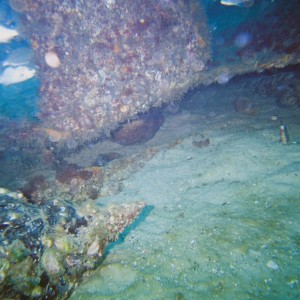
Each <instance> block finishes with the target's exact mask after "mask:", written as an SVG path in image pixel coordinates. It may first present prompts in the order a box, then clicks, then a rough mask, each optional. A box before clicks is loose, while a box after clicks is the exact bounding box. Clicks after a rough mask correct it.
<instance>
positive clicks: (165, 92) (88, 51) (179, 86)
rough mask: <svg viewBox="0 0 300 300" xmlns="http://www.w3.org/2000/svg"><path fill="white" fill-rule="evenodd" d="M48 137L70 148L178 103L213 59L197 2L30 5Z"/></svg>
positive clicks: (40, 1) (27, 17) (103, 0)
mask: <svg viewBox="0 0 300 300" xmlns="http://www.w3.org/2000/svg"><path fill="white" fill-rule="evenodd" d="M23 21H24V22H23V23H24V25H25V27H26V29H27V32H28V33H29V37H30V40H31V44H32V47H33V48H34V51H35V55H36V59H37V63H38V66H39V75H40V78H41V81H42V87H41V90H40V95H41V101H40V115H39V118H40V120H41V121H42V126H43V127H44V128H45V133H47V132H50V130H52V131H51V133H55V132H56V133H57V134H56V137H58V138H57V139H56V141H55V142H56V143H58V144H59V142H62V141H63V142H64V144H66V145H67V146H68V147H69V148H72V147H75V146H76V145H78V144H81V143H82V142H84V141H86V140H89V139H95V138H97V137H99V136H100V135H101V134H109V133H110V131H111V130H113V129H115V128H117V127H118V125H119V124H120V123H122V122H125V121H127V120H129V119H131V118H132V117H133V116H135V115H137V114H138V113H143V112H146V111H148V110H149V109H150V108H152V107H160V106H161V105H162V103H165V102H169V101H174V100H176V99H180V97H181V96H182V95H183V94H184V93H185V92H186V91H187V90H188V89H189V88H191V87H192V86H193V85H195V84H196V82H197V76H198V74H199V73H201V72H203V70H204V68H205V64H206V61H207V60H208V59H209V56H210V47H209V33H208V30H207V26H206V18H205V15H204V13H203V11H202V9H201V7H200V6H199V3H198V1H183V0H179V1H164V0H160V1H157V0H137V1H131V0H122V1H121V0H113V1H107V0H100V1H95V0H94V1H62V0H53V1H44V0H36V1H28V5H27V7H26V11H25V12H24V14H23Z"/></svg>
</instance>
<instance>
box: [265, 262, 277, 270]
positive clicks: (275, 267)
mask: <svg viewBox="0 0 300 300" xmlns="http://www.w3.org/2000/svg"><path fill="white" fill-rule="evenodd" d="M267 267H268V268H270V269H272V270H275V271H276V270H278V269H279V266H278V265H277V264H276V262H274V261H273V260H269V261H268V262H267Z"/></svg>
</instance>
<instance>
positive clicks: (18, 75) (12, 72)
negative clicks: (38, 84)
mask: <svg viewBox="0 0 300 300" xmlns="http://www.w3.org/2000/svg"><path fill="white" fill-rule="evenodd" d="M35 73H36V71H35V69H30V68H28V67H26V66H19V67H16V68H15V67H8V68H6V69H5V70H4V71H3V73H2V74H1V75H0V84H3V85H11V84H15V83H19V82H23V81H26V80H28V79H30V78H32V77H33V76H35Z"/></svg>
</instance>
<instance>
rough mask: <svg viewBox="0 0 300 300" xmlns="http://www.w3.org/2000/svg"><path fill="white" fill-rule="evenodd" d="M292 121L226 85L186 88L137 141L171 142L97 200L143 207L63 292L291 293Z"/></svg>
mask: <svg viewBox="0 0 300 300" xmlns="http://www.w3.org/2000/svg"><path fill="white" fill-rule="evenodd" d="M239 95H243V97H244V96H246V97H248V99H250V101H252V105H253V110H252V111H251V112H250V113H249V112H248V113H247V112H246V113H238V112H236V111H235V110H234V108H233V102H234V100H235V99H236V97H239ZM275 116H276V118H275ZM275 119H276V120H275ZM280 120H281V121H282V122H284V123H285V125H286V126H287V127H288V129H289V133H290V136H291V143H290V144H288V145H283V144H281V143H280V140H279V125H280ZM299 120H300V110H299V109H296V110H286V109H285V110H284V109H280V108H278V107H277V106H276V103H275V100H274V99H272V98H271V97H269V98H262V97H260V96H259V95H256V94H254V93H253V92H251V91H250V90H247V89H245V88H244V89H243V88H240V86H239V85H238V84H235V83H232V84H229V85H227V86H223V87H222V86H221V87H215V86H212V87H210V88H206V89H203V90H199V91H195V92H194V93H192V94H191V95H189V96H188V99H187V100H186V101H185V103H184V104H183V107H182V112H181V113H180V114H177V115H174V116H170V117H168V118H166V122H165V124H164V125H163V127H162V128H161V130H160V132H158V134H157V135H156V137H155V139H154V140H153V141H150V142H148V145H146V146H151V145H152V144H153V143H157V142H161V143H163V142H164V141H165V140H167V137H168V138H170V137H171V136H174V137H175V138H176V139H179V142H178V143H175V144H174V146H172V147H165V148H164V149H162V150H161V151H159V152H158V153H157V154H156V155H155V156H154V157H153V158H152V159H151V160H150V161H149V162H148V163H146V165H145V166H144V167H143V168H141V169H140V170H139V171H138V172H136V173H135V174H133V175H132V176H131V177H130V178H128V179H126V180H124V182H123V185H124V188H123V190H122V191H121V192H120V193H119V194H117V195H114V196H111V197H107V198H105V199H104V200H103V199H102V200H101V201H102V202H103V201H104V202H132V201H136V200H144V201H146V202H147V203H148V208H147V209H146V210H145V211H144V214H143V215H142V216H141V218H140V219H139V220H138V221H137V222H136V223H135V224H134V226H132V227H131V228H129V229H128V230H127V232H126V234H124V235H123V237H122V238H121V239H120V240H119V241H118V242H117V243H115V244H114V245H113V246H112V247H110V248H109V249H108V253H107V256H106V258H105V260H104V262H103V264H102V265H101V266H100V267H99V268H98V269H97V270H95V271H93V272H91V273H89V274H87V275H86V276H85V277H84V280H83V282H82V284H80V285H79V287H78V288H77V289H76V290H75V292H74V293H73V295H72V296H71V299H76V300H80V299H82V300H83V299H89V300H93V299H111V300H112V299H139V300H141V299H145V300H146V299H147V300H148V299H151V300H152V299H153V300H154V299H157V300H159V299H178V300H179V299H249V300H250V299H251V300H252V299H272V300H276V299H278V300H279V299H280V300H282V299H300V152H299V143H300V123H299V122H300V121H299ZM207 137H208V138H209V139H210V144H209V146H207V147H203V148H198V147H196V146H195V145H193V142H194V141H196V142H197V141H201V140H204V139H205V138H207Z"/></svg>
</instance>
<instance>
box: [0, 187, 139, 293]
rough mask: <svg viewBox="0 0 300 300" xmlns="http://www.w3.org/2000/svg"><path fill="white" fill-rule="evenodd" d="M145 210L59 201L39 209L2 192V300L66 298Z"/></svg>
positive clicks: (12, 194) (15, 194)
mask: <svg viewBox="0 0 300 300" xmlns="http://www.w3.org/2000/svg"><path fill="white" fill-rule="evenodd" d="M144 207H145V203H144V202H135V203H130V204H120V205H116V204H114V205H109V206H108V207H106V208H103V207H102V208H100V207H99V206H97V205H95V203H93V204H92V203H88V202H85V203H84V204H83V205H80V206H79V205H77V206H74V205H73V204H71V203H69V202H66V201H60V200H48V201H46V202H45V203H44V204H42V205H40V206H37V205H33V204H30V203H28V202H27V199H26V198H25V197H24V196H23V195H22V194H21V193H12V192H9V191H7V190H5V189H3V188H0V234H1V235H0V298H1V299H4V298H5V299H24V298H26V299H54V298H55V299H56V298H57V299H64V298H66V297H67V296H68V295H69V294H70V292H71V291H72V290H73V289H74V287H75V286H76V284H77V283H78V281H79V280H80V278H81V276H82V274H83V273H84V272H85V271H87V270H89V269H93V268H95V267H96V266H97V265H99V263H100V262H101V260H102V259H103V258H102V256H103V254H104V250H105V247H106V246H107V244H108V243H110V242H112V241H115V240H116V239H117V238H118V236H119V234H120V233H122V232H123V230H124V229H125V227H126V226H128V225H130V224H131V223H132V222H133V221H134V219H136V218H137V216H138V215H139V214H140V212H141V211H142V209H143V208H144Z"/></svg>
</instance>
